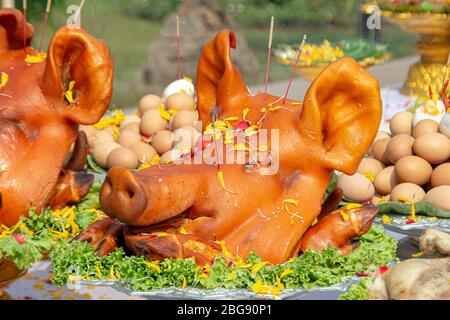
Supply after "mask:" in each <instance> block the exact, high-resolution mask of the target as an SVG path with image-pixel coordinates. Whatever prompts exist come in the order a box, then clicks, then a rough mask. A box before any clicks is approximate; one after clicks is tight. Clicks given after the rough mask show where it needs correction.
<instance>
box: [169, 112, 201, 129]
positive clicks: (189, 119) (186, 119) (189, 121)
mask: <svg viewBox="0 0 450 320" xmlns="http://www.w3.org/2000/svg"><path fill="white" fill-rule="evenodd" d="M196 121H197V114H196V112H194V111H188V110H182V111H180V112H178V113H177V114H176V115H175V116H174V117H173V118H172V122H171V124H170V128H171V129H172V131H173V130H176V129H179V128H181V127H185V126H193V125H194V124H195V122H196Z"/></svg>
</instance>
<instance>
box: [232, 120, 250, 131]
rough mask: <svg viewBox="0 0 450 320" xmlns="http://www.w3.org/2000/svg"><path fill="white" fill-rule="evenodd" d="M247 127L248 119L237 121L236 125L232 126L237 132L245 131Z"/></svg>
mask: <svg viewBox="0 0 450 320" xmlns="http://www.w3.org/2000/svg"><path fill="white" fill-rule="evenodd" d="M248 127H250V122H248V121H241V122H239V123H238V124H237V125H236V127H234V129H235V130H236V131H237V132H243V131H245V129H247V128H248Z"/></svg>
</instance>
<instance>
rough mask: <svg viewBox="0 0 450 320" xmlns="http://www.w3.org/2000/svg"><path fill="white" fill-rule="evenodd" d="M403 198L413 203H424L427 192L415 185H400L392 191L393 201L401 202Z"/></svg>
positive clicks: (405, 183)
mask: <svg viewBox="0 0 450 320" xmlns="http://www.w3.org/2000/svg"><path fill="white" fill-rule="evenodd" d="M402 197H403V198H404V199H407V200H411V201H412V202H418V201H422V200H423V198H424V197H425V191H424V190H423V189H422V188H421V187H420V186H418V185H417V184H414V183H409V182H404V183H400V184H398V185H396V186H395V187H394V188H393V189H392V191H391V201H401V199H402Z"/></svg>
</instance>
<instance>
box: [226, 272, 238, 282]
mask: <svg viewBox="0 0 450 320" xmlns="http://www.w3.org/2000/svg"><path fill="white" fill-rule="evenodd" d="M235 278H236V270H233V271H231V272H230V274H229V275H228V277H227V280H226V281H232V280H234V279H235Z"/></svg>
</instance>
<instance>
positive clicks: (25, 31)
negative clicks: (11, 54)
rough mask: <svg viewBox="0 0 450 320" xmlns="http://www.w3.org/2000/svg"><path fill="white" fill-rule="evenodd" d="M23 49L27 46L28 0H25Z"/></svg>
mask: <svg viewBox="0 0 450 320" xmlns="http://www.w3.org/2000/svg"><path fill="white" fill-rule="evenodd" d="M22 3H23V49H24V50H26V48H27V0H23V2H22Z"/></svg>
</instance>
